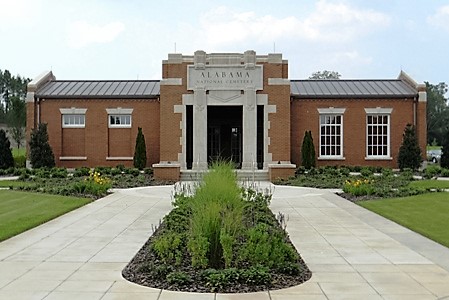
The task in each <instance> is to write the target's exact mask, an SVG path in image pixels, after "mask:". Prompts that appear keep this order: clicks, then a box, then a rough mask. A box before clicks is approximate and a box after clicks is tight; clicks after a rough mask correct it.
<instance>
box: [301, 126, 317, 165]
mask: <svg viewBox="0 0 449 300" xmlns="http://www.w3.org/2000/svg"><path fill="white" fill-rule="evenodd" d="M301 155H302V157H301V165H302V166H303V167H304V168H305V169H310V168H313V167H315V165H316V162H315V161H316V157H315V156H316V155H315V146H314V145H313V138H312V132H311V131H310V130H309V131H306V132H305V133H304V139H303V142H302V147H301Z"/></svg>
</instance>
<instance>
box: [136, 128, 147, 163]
mask: <svg viewBox="0 0 449 300" xmlns="http://www.w3.org/2000/svg"><path fill="white" fill-rule="evenodd" d="M133 163H134V167H135V168H138V169H140V170H142V169H143V168H145V167H146V165H147V146H146V144H145V136H144V135H143V133H142V128H140V127H139V128H138V132H137V137H136V148H135V149H134V158H133Z"/></svg>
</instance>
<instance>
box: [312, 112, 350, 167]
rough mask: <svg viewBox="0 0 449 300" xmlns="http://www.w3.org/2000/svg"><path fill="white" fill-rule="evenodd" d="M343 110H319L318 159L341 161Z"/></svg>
mask: <svg viewBox="0 0 449 300" xmlns="http://www.w3.org/2000/svg"><path fill="white" fill-rule="evenodd" d="M345 110H346V109H345V108H334V107H329V108H319V109H318V112H319V114H320V150H319V158H322V159H326V158H328V159H343V114H344V112H345Z"/></svg>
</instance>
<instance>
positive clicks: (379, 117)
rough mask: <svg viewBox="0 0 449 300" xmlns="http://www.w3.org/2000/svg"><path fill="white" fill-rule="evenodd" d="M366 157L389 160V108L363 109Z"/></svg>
mask: <svg viewBox="0 0 449 300" xmlns="http://www.w3.org/2000/svg"><path fill="white" fill-rule="evenodd" d="M365 111H366V114H367V115H366V157H367V158H374V159H376V158H390V115H391V111H392V109H390V108H375V109H365Z"/></svg>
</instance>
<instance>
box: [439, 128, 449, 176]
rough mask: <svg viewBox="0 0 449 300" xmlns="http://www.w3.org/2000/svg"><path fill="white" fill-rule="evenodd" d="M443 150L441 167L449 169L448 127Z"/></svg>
mask: <svg viewBox="0 0 449 300" xmlns="http://www.w3.org/2000/svg"><path fill="white" fill-rule="evenodd" d="M441 152H442V153H441V160H440V164H441V167H442V168H446V169H449V129H446V134H445V138H444V143H443V149H442V151H441Z"/></svg>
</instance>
